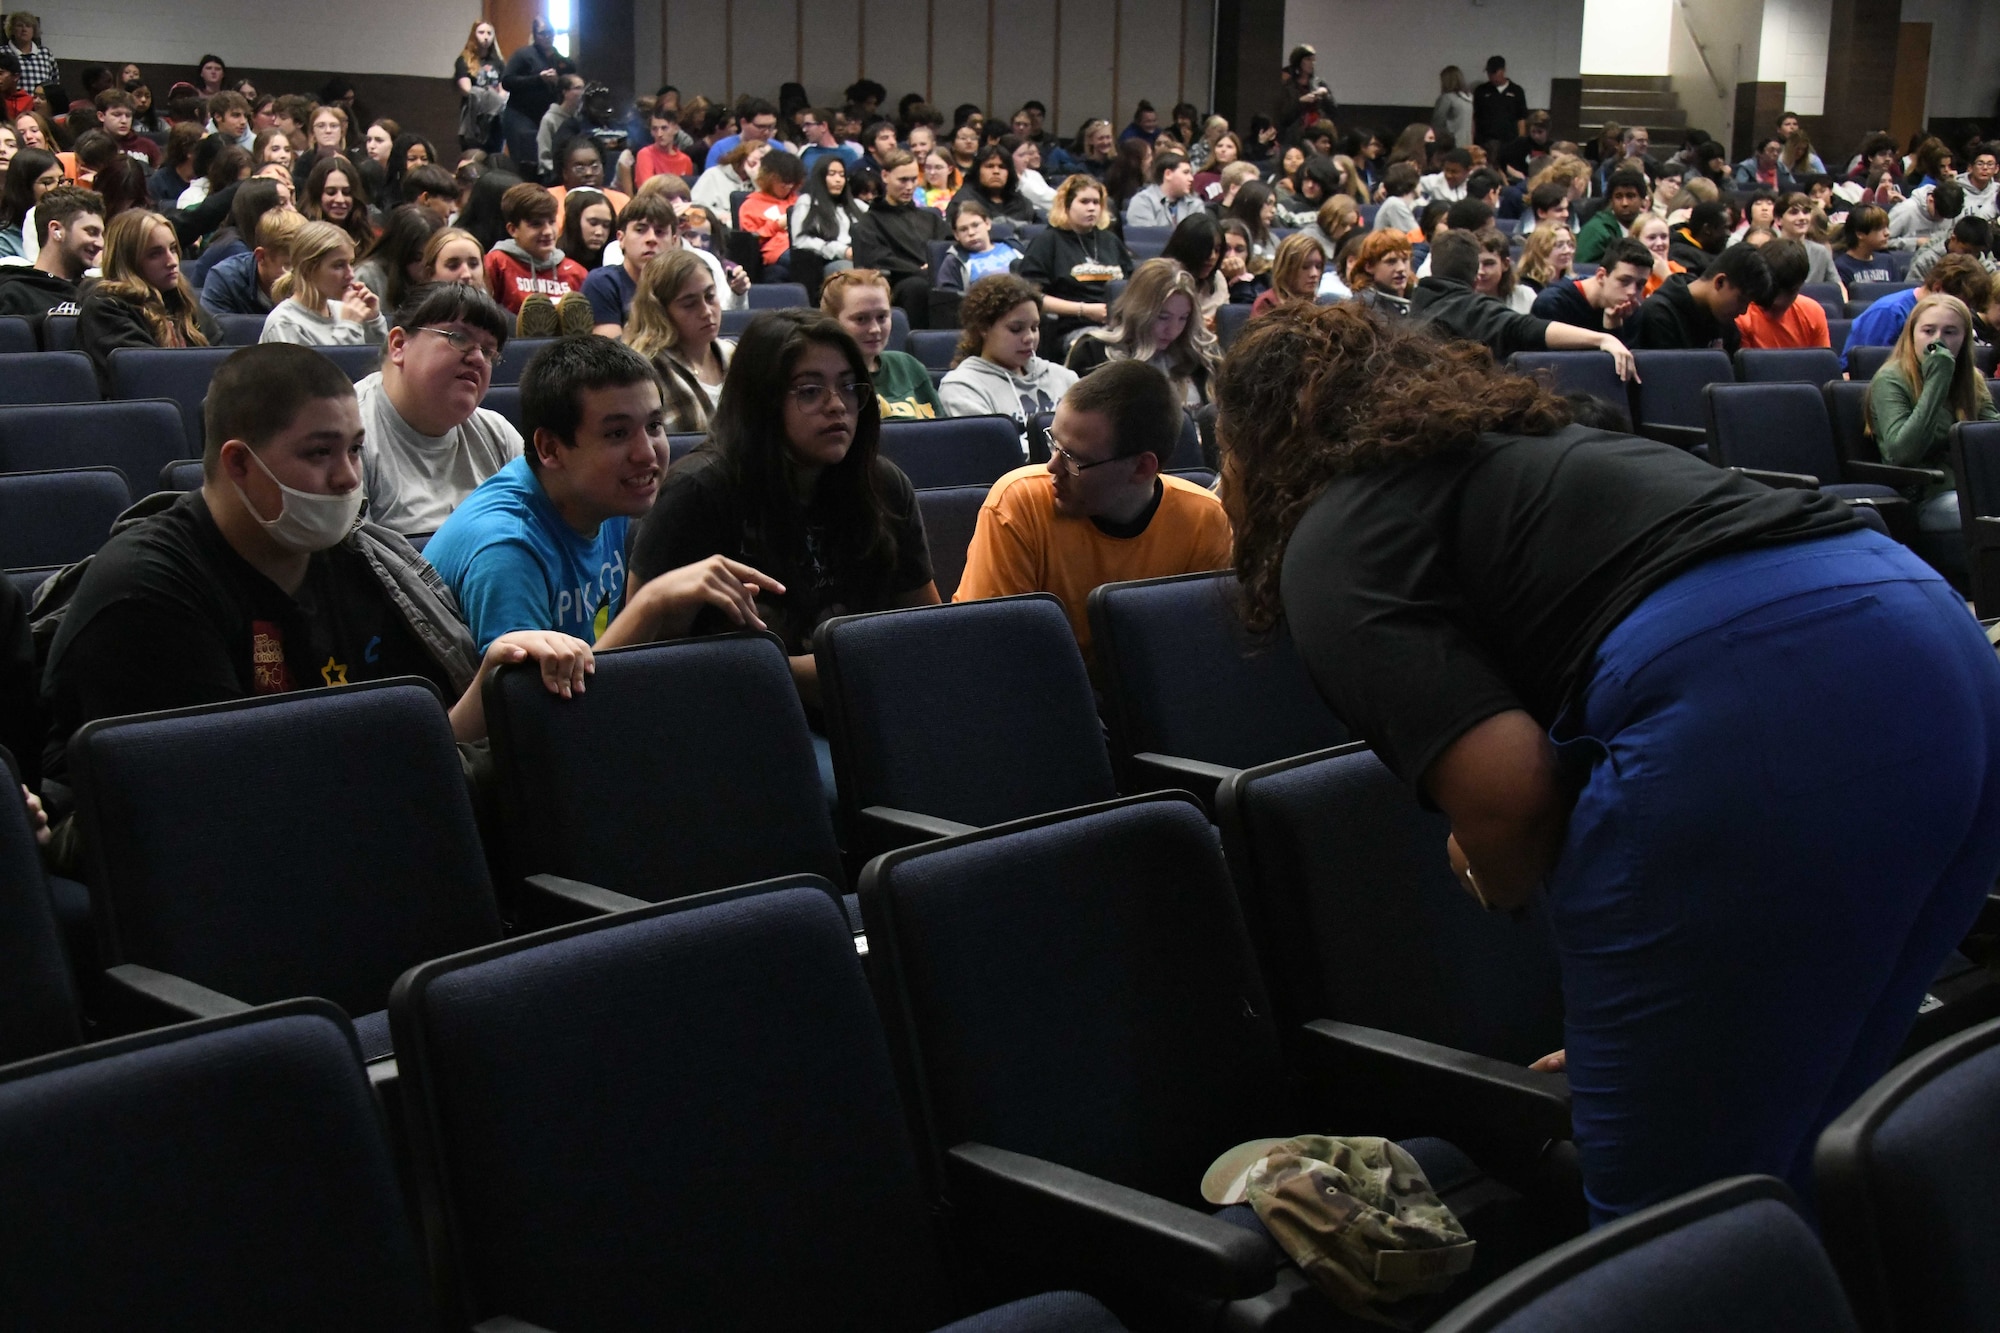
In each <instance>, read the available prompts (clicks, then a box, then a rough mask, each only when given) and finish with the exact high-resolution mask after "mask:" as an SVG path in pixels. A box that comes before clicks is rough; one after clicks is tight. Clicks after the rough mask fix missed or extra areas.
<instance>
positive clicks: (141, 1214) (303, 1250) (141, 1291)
mask: <svg viewBox="0 0 2000 1333" xmlns="http://www.w3.org/2000/svg"><path fill="white" fill-rule="evenodd" d="M0 1191H4V1195H5V1197H6V1198H8V1199H10V1200H13V1201H14V1203H13V1206H11V1207H8V1208H5V1209H0V1245H4V1246H5V1247H6V1254H7V1271H8V1277H7V1280H6V1281H4V1282H0V1325H4V1326H6V1327H8V1328H16V1329H33V1328H48V1329H54V1328H62V1329H79V1330H81V1329H106V1330H108V1329H119V1328H147V1329H162V1330H176V1331H185V1333H193V1330H197V1329H224V1328H232V1329H253V1328H255V1329H287V1330H301V1333H339V1331H340V1330H348V1329H361V1328H366V1329H380V1330H383V1331H384V1333H422V1330H427V1329H430V1328H433V1327H435V1325H433V1324H432V1323H431V1322H430V1311H429V1309H428V1305H429V1301H428V1298H427V1296H426V1294H425V1278H424V1274H423V1269H422V1266H421V1263H420V1260H419V1257H418V1250H417V1245H416V1241H415V1238H414V1237H413V1236H412V1235H411V1233H410V1228H409V1224H408V1221H407V1218H406V1214H405V1211H404V1206H403V1200H402V1196H401V1193H400V1191H399V1189H398V1187H397V1182H396V1172H395V1167H394V1165H393V1163H392V1162H391V1159H390V1155H389V1148H388V1145H387V1142H386V1139H385V1137H384V1135H383V1132H382V1124H381V1118H380V1113H379V1112H378V1111H377V1109H376V1105H375V1101H374V1098H373V1096H372V1095H371V1094H370V1091H369V1088H368V1080H367V1077H366V1075H364V1074H363V1072H362V1068H361V1059H360V1054H359V1052H358V1051H357V1049H356V1047H355V1040H354V1034H353V1032H352V1030H351V1029H350V1028H349V1027H348V1025H347V1023H346V1021H345V1020H344V1019H343V1018H342V1017H341V1016H340V1015H339V1014H338V1013H337V1012H335V1011H334V1010H333V1008H332V1006H330V1005H328V1004H326V1003H325V1002H324V1001H317V1000H307V1001H300V1002H297V1003H294V1004H288V1005H279V1006H274V1007H272V1008H270V1009H264V1010H255V1011H252V1012H250V1013H247V1014H242V1015H237V1016H235V1017H232V1018H228V1019H221V1020H216V1021H212V1022H207V1023H200V1024H193V1025H186V1026H181V1027H173V1028H165V1029H161V1030H158V1031H155V1032H148V1033H144V1034H142V1035H141V1036H139V1037H135V1038H125V1039H122V1040H116V1041H109V1042H103V1043H100V1044H98V1045H95V1046H88V1047H84V1048H83V1049H81V1050H79V1051H74V1052H66V1053H63V1054H58V1055H52V1056H47V1057H44V1058H43V1059H40V1060H36V1061H32V1062H29V1063H26V1064H20V1065H15V1066H13V1067H12V1068H10V1069H7V1070H6V1071H4V1074H0Z"/></svg>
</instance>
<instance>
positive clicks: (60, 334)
mask: <svg viewBox="0 0 2000 1333" xmlns="http://www.w3.org/2000/svg"><path fill="white" fill-rule="evenodd" d="M42 350H43V351H45V352H74V351H75V350H76V316H75V315H49V316H47V317H46V318H44V319H43V320H42Z"/></svg>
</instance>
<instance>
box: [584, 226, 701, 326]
mask: <svg viewBox="0 0 2000 1333" xmlns="http://www.w3.org/2000/svg"><path fill="white" fill-rule="evenodd" d="M617 232H618V262H617V263H615V264H611V263H606V264H604V265H603V266H602V267H600V268H595V269H592V270H591V271H590V276H589V277H587V278H585V279H584V280H583V299H584V300H586V301H588V302H590V318H591V321H592V322H591V332H592V333H598V334H602V335H603V336H604V337H606V338H616V337H619V336H620V335H622V334H623V333H624V331H625V321H626V320H627V319H629V318H631V314H632V298H633V296H634V294H635V293H637V292H638V290H639V279H640V278H641V277H642V276H643V275H644V274H645V272H646V265H647V264H649V263H651V262H652V261H653V259H654V257H655V256H657V255H659V254H661V253H663V252H665V251H667V250H678V249H680V248H681V237H680V231H679V228H678V227H677V226H676V223H675V219H674V206H673V202H672V201H671V200H669V199H668V198H667V197H666V196H665V195H663V194H659V193H657V192H655V193H652V194H647V193H643V192H642V193H640V194H636V195H634V196H633V197H632V202H631V203H629V204H627V205H625V209H624V211H623V212H621V213H620V214H619V215H618V221H617ZM690 248H691V247H690ZM607 253H608V247H607ZM693 253H696V254H699V255H700V256H701V257H702V258H703V259H704V260H706V261H708V262H707V265H706V267H708V268H709V271H710V273H711V274H712V276H713V277H714V278H715V282H716V290H717V291H724V290H727V284H728V281H729V280H728V278H726V277H725V276H724V275H723V271H722V261H721V260H719V259H716V258H715V256H713V255H711V254H709V253H708V252H707V251H706V250H700V251H693Z"/></svg>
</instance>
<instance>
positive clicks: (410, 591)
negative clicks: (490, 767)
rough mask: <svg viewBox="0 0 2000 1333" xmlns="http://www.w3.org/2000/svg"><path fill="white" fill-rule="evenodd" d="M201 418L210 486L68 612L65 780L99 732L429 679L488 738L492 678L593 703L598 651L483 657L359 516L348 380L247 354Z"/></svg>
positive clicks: (175, 502)
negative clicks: (229, 705)
mask: <svg viewBox="0 0 2000 1333" xmlns="http://www.w3.org/2000/svg"><path fill="white" fill-rule="evenodd" d="M203 416H204V419H205V422H206V428H207V429H206V434H207V439H208V443H207V448H206V450H205V451H204V453H203V455H202V485H201V489H199V490H196V491H192V492H189V493H188V494H186V495H182V496H178V497H176V496H170V495H166V494H161V495H156V496H154V497H152V501H151V503H150V504H149V506H148V508H147V510H146V511H145V512H144V513H143V514H141V515H139V516H137V517H136V518H134V519H132V520H130V521H127V522H124V523H121V524H120V526H119V530H118V531H117V532H116V533H114V534H113V536H112V537H111V540H110V541H109V542H107V543H106V544H105V545H104V547H103V549H102V550H100V551H99V552H98V553H97V555H96V557H95V558H94V559H93V560H92V561H91V564H90V567H89V569H88V570H87V571H85V573H84V576H83V580H82V582H81V583H80V584H79V585H78V586H77V589H76V593H75V596H74V597H73V598H72V599H71V601H70V603H69V605H68V607H67V608H66V609H65V611H64V613H63V617H62V623H61V626H60V627H59V628H58V629H57V630H56V633H55V638H54V641H53V643H52V644H51V646H50V648H49V659H48V665H47V668H46V670H45V672H44V674H43V678H42V696H43V699H44V702H45V703H46V705H47V709H48V714H49V717H50V720H51V722H52V724H53V726H52V729H51V737H50V739H51V743H50V746H49V749H48V751H47V753H48V757H49V761H50V771H51V773H52V774H53V775H57V776H60V769H61V768H62V766H63V764H64V760H65V758H66V752H67V746H68V741H69V737H70V736H71V734H72V733H74V732H75V731H76V729H77V728H79V727H81V726H83V725H84V724H85V723H86V722H90V721H93V720H95V719H97V718H101V717H116V716H122V715H125V714H130V713H149V712H153V711H155V710H158V709H165V708H186V707H189V706H192V705H195V704H211V703H222V702H225V701H228V700H234V699H247V698H251V697H254V696H257V695H265V694H283V693H288V692H290V691H293V690H303V689H318V688H321V687H323V686H328V685H352V684H358V683H360V682H362V681H368V680H383V679H386V678H388V677H390V676H421V677H423V678H424V679H425V680H428V681H430V682H431V683H432V684H433V685H435V686H437V687H438V690H439V692H440V693H441V694H442V695H443V696H444V698H445V699H446V700H450V701H455V702H452V703H451V704H450V709H451V722H452V730H453V731H454V732H455V733H456V734H457V736H458V738H459V739H460V740H477V739H479V738H480V737H482V736H484V735H485V734H486V721H485V712H484V709H483V706H482V704H481V701H480V686H481V685H482V684H483V683H484V679H485V677H486V675H487V673H488V672H490V671H492V670H493V669H495V668H496V667H499V666H501V665H503V664H506V663H510V662H521V661H534V662H536V663H538V664H539V665H540V667H541V671H542V679H543V682H544V683H545V684H546V685H547V686H548V688H549V689H550V690H551V691H553V692H556V693H560V694H563V695H568V694H570V693H572V692H574V691H578V690H581V689H582V688H583V680H584V676H585V674H586V673H588V671H589V670H590V669H591V667H590V661H591V654H590V648H589V646H588V645H587V644H584V643H581V642H578V641H577V640H576V639H574V638H570V637H568V636H565V635H561V634H552V633H547V632H544V631H540V630H535V631H532V632H528V633H521V634H510V635H506V636H501V637H497V638H495V639H494V640H493V641H491V642H489V643H486V644H483V645H481V646H480V647H478V648H475V647H474V645H473V642H472V638H471V636H470V635H469V634H468V633H467V631H466V626H465V623H464V621H463V620H462V619H461V618H460V616H459V614H458V608H457V606H456V604H455V603H454V602H453V601H452V598H451V595H450V593H449V592H448V591H447V590H446V588H445V587H444V585H443V584H442V583H441V582H440V581H439V579H438V577H437V575H436V573H435V572H434V571H433V570H432V569H431V567H430V566H429V565H427V564H425V563H424V560H423V558H422V557H421V556H419V555H418V554H417V552H416V550H415V549H414V548H413V547H411V546H410V544H409V543H408V542H406V541H404V540H403V539H402V538H401V537H398V536H397V535H396V534H395V533H393V532H390V531H389V530H387V529H386V528H382V527H378V526H377V525H375V524H373V523H371V522H368V521H367V520H365V519H363V518H362V517H361V506H362V494H363V493H362V489H361V472H362V449H363V443H362V442H363V430H362V423H361V412H360V408H359V406H358V405H357V404H356V401H355V397H354V386H353V385H352V384H350V383H349V382H348V379H347V376H346V375H345V374H344V373H343V372H342V371H341V369H340V367H338V366H336V365H335V364H334V363H333V362H331V361H329V360H327V359H326V358H325V357H324V356H321V355H320V354H319V353H318V352H316V351H314V350H313V349H312V348H309V347H301V346H297V345H295V344H290V343H263V344H260V345H258V346H255V347H245V348H242V349H240V350H238V351H237V352H235V353H233V354H232V355H231V356H230V357H229V358H228V359H227V360H225V361H224V362H223V363H222V365H221V366H220V367H218V368H217V370H216V372H215V376H214V378H213V379H211V380H210V382H209V386H208V400H207V403H206V404H205V405H204V407H203Z"/></svg>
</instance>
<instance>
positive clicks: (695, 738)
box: [485, 633, 846, 902]
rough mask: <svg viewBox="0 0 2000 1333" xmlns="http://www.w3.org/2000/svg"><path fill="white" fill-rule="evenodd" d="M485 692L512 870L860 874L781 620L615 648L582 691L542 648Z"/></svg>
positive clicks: (652, 896) (674, 887) (667, 878)
mask: <svg viewBox="0 0 2000 1333" xmlns="http://www.w3.org/2000/svg"><path fill="white" fill-rule="evenodd" d="M485 703H486V723H487V727H488V728H489V730H490V733H491V737H492V747H493V767H494V776H495V779H496V781H495V788H496V790H497V793H498V797H499V803H500V808H501V811H502V812H503V818H502V820H501V824H500V827H501V829H502V830H503V834H502V837H503V843H504V845H503V847H502V848H501V849H500V851H499V856H498V858H497V859H498V861H499V863H500V864H503V865H504V866H506V867H507V882H508V883H509V884H511V883H513V882H514V881H518V880H520V879H524V878H526V877H527V876H530V875H543V874H547V875H559V876H562V877H563V878H565V879H572V880H581V881H584V882H586V883H589V884H593V885H597V886H599V887H602V888H606V889H611V890H613V891H615V892H618V893H623V894H628V895H631V896H633V897H635V898H641V899H644V900H645V901H647V902H663V901H666V900H667V899H670V898H685V897H688V896H690V895H692V894H697V893H707V892H710V891H712V890H715V889H722V888H727V887H728V886H730V885H732V884H748V883H750V882H752V881H755V880H763V879H770V878H772V877H773V876H776V875H790V874H812V875H819V876H822V877H824V878H825V879H826V880H828V881H829V882H830V883H832V884H835V885H844V884H845V883H846V875H845V873H844V871H843V870H842V868H841V860H840V848H839V846H838V845H837V844H836V843H835V841H834V835H833V823H832V821H831V819H830V818H829V816H828V814H827V800H826V792H825V789H824V788H823V787H822V786H821V785H820V780H819V768H818V765H817V763H816V762H815V760H814V758H813V745H812V734H811V732H810V731H809V730H808V729H807V725H806V715H805V709H804V707H803V706H802V705H801V704H800V702H799V692H798V688H797V687H796V686H795V685H793V683H792V674H791V669H790V667H789V666H788V665H787V663H786V660H785V651H784V647H783V645H781V644H780V643H779V642H778V640H777V639H776V638H774V637H773V636H771V635H769V634H762V633H740V634H718V635H711V636H707V637H703V638H695V639H683V640H680V641H678V642H674V643H660V644H648V645H645V646H643V647H633V648H616V649H611V650H609V651H605V652H600V653H598V654H597V669H596V674H594V675H592V676H591V678H590V687H589V689H587V690H586V691H585V692H584V693H582V694H580V695H577V696H576V697H575V698H571V699H563V698H558V697H557V696H555V695H552V694H550V693H549V692H548V690H547V689H546V688H545V687H544V686H543V684H542V679H541V672H540V669H539V668H538V667H536V666H535V665H534V664H533V663H525V664H522V665H519V666H509V667H503V668H502V669H501V670H499V671H498V672H496V673H494V674H493V675H491V676H489V677H488V678H487V681H486V685H485ZM635 800H637V801H639V802H641V803H642V804H643V806H644V814H643V816H638V817H635V812H634V807H633V802H634V801H635Z"/></svg>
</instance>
